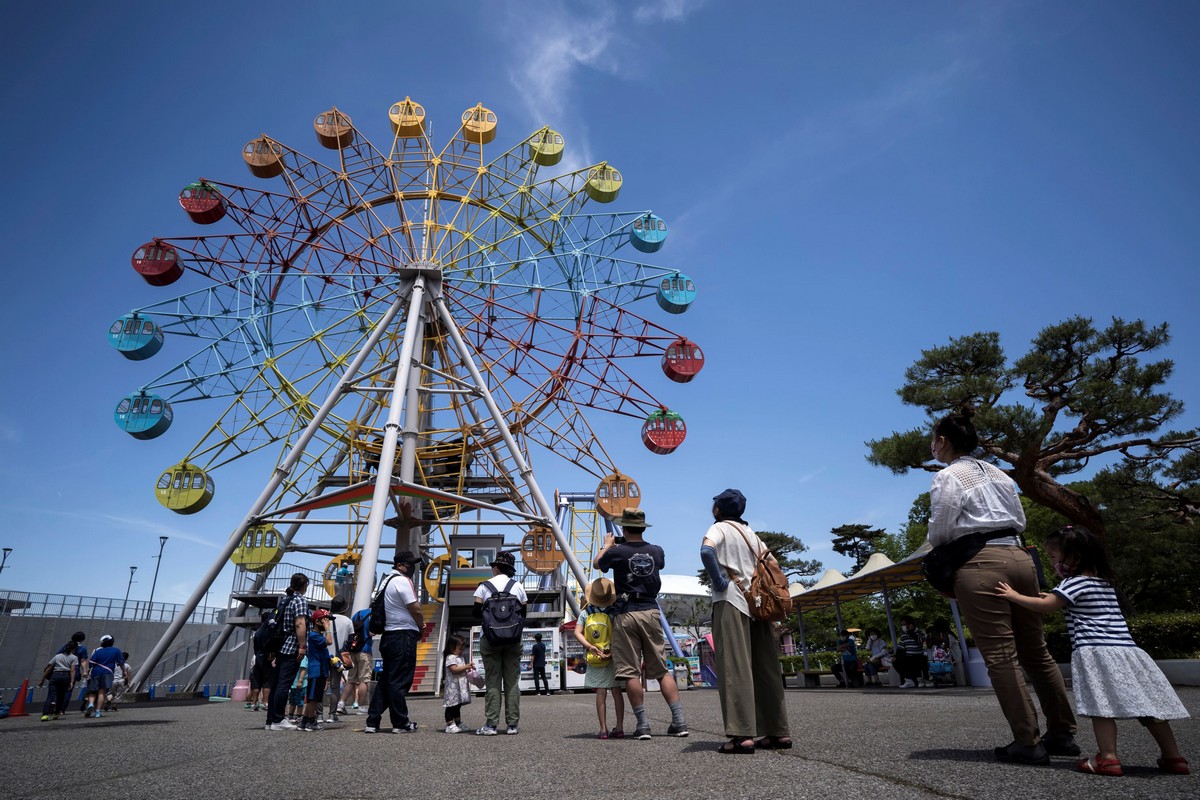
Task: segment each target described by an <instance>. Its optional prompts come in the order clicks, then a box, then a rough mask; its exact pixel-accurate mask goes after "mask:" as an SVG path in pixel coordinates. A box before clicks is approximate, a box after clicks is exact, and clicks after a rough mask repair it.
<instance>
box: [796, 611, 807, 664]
mask: <svg viewBox="0 0 1200 800" xmlns="http://www.w3.org/2000/svg"><path fill="white" fill-rule="evenodd" d="M796 627H797V628H799V629H800V655H801V656H802V658H803V661H804V671H805V672H808V640H807V639H805V638H804V612H803V611H797V612H796Z"/></svg>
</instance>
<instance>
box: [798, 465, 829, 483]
mask: <svg viewBox="0 0 1200 800" xmlns="http://www.w3.org/2000/svg"><path fill="white" fill-rule="evenodd" d="M824 471H825V468H824V467H818V468H817V469H814V470H812V471H810V472H806V473H804V474H803V475H801V476H800V477H799V478H797V479H796V483H799V484H804V483H808V482H809V481H811V480H812V479H814V478H816V477H818V476H819V475H820V474H821V473H822V472H824Z"/></svg>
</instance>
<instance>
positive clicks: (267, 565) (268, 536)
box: [230, 525, 283, 572]
mask: <svg viewBox="0 0 1200 800" xmlns="http://www.w3.org/2000/svg"><path fill="white" fill-rule="evenodd" d="M282 558H283V540H282V539H281V538H280V536H279V531H277V530H275V526H274V525H255V526H254V527H252V528H250V529H249V530H247V531H246V535H245V536H244V537H242V543H241V544H240V545H238V546H237V549H235V550H234V551H233V557H232V558H230V561H232V562H233V563H234V564H237V565H238V566H239V567H241V568H242V569H244V570H246V571H247V572H269V571H270V569H271V567H273V566H275V565H276V564H278V563H279V561H280V560H281V559H282Z"/></svg>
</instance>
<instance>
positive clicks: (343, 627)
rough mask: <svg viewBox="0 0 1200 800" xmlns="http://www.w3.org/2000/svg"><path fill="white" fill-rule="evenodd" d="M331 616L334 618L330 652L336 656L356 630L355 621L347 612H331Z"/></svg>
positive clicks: (330, 637)
mask: <svg viewBox="0 0 1200 800" xmlns="http://www.w3.org/2000/svg"><path fill="white" fill-rule="evenodd" d="M388 616H389V617H390V616H391V615H390V614H389V615H388ZM329 618H330V619H331V620H333V630H332V631H330V636H329V654H330V655H334V656H336V655H340V652H339V651H340V650H342V649H343V648H345V646H346V642H347V641H348V640H349V639H350V634H351V633H353V632H354V623H352V622H351V621H350V618H349V617H347V616H346V615H345V614H331V615H330V617H329Z"/></svg>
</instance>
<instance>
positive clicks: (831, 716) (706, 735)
mask: <svg viewBox="0 0 1200 800" xmlns="http://www.w3.org/2000/svg"><path fill="white" fill-rule="evenodd" d="M1179 691H1180V696H1181V697H1182V699H1183V702H1184V704H1185V705H1186V706H1187V708H1188V710H1189V711H1190V712H1191V713H1192V714H1193V719H1189V720H1184V721H1181V722H1178V723H1176V724H1175V725H1174V727H1175V732H1176V735H1177V737H1178V738H1179V740H1180V744H1181V746H1182V748H1183V751H1184V753H1185V755H1187V756H1188V757H1189V758H1190V760H1191V761H1192V764H1193V765H1194V767H1196V768H1197V772H1200V722H1198V721H1197V719H1196V717H1197V716H1200V689H1180V690H1179ZM682 699H683V705H684V710H685V713H686V714H687V717H688V724H689V726H690V728H691V736H690V737H689V738H686V739H677V738H670V737H667V736H666V735H665V733H666V728H667V723H668V721H669V720H670V714H669V712H668V709H667V707H666V704H665V703H663V702H662V698H661V697H660V696H658V695H656V694H652V695H647V704H646V705H647V710H648V711H649V714H650V718H651V721H652V724H653V728H654V733H655V736H654V738H653V739H651V740H650V741H636V740H633V739H624V740H615V739H610V740H608V741H600V740H598V739H597V738H596V733H597V724H596V717H595V699H594V697H593V696H592V695H589V694H558V695H553V696H549V697H539V696H532V695H526V696H524V697H522V699H521V711H522V714H521V724H520V734H519V735H516V736H506V735H500V736H492V737H483V736H475V735H471V734H445V733H441V732H439V731H438V730H437V728H438V727H439V725H440V723H441V720H442V707H441V701H440V700H437V699H434V698H416V699H413V700H412V701H411V708H412V717H413V719H414V720H416V721H417V723H418V724H419V725H420V730H418V731H417V732H415V733H406V734H396V735H394V734H391V733H379V734H375V735H367V734H365V733H363V732H362V727H363V720H364V717H362V716H358V717H354V716H347V717H343V718H342V719H343V722H342V723H341V724H338V725H333V726H329V727H328V728H327V729H326V730H325V731H321V732H317V733H300V732H293V731H286V732H275V731H265V730H263V720H264V716H265V715H264V714H263V713H261V712H259V713H254V712H247V711H245V710H244V709H243V707H242V704H240V703H237V704H234V703H231V702H222V703H217V702H207V703H199V704H190V705H189V704H176V703H167V702H161V701H160V702H158V703H146V704H141V705H136V706H128V707H123V708H122V709H121V710H120V711H118V712H116V713H111V714H107V715H105V716H104V717H102V718H100V719H84V718H83V716H82V715H80V714H78V713H75V714H71V715H69V716H67V717H64V718H63V719H60V720H58V721H54V722H40V721H39V715H38V714H35V713H32V712H33V711H35V710H36V709H30V711H31V715H30V716H28V717H19V718H9V719H5V720H0V797H3V798H9V797H11V798H21V800H26V799H27V798H28V799H29V800H33V799H34V798H49V797H55V798H62V797H90V798H111V799H113V800H115V799H116V798H121V799H122V800H125V799H127V798H129V799H132V800H138V799H139V798H147V800H151V799H153V800H171V799H172V798H180V799H181V800H185V799H186V800H210V799H211V800H218V798H219V799H220V800H231V799H236V798H279V799H281V800H282V799H285V798H301V797H303V798H305V799H306V800H316V799H318V798H326V797H328V798H337V800H359V799H360V798H361V799H363V800H365V799H366V798H389V799H390V798H439V800H444V799H447V798H453V799H455V800H457V799H458V798H463V800H475V799H476V798H555V800H564V799H566V798H570V799H571V800H576V799H580V798H582V799H583V800H587V798H608V797H612V798H620V800H642V798H709V797H712V798H743V797H745V798H837V799H838V800H845V799H846V798H872V799H874V798H887V800H906V799H907V798H981V799H989V798H997V799H998V798H1006V799H1007V798H1021V800H1033V799H1034V798H1054V800H1068V799H1069V798H1087V800H1103V799H1104V798H1121V800H1126V799H1127V798H1156V799H1158V798H1166V799H1169V798H1187V799H1188V800H1196V798H1197V797H1200V777H1197V775H1195V774H1193V775H1190V776H1186V777H1185V776H1176V775H1165V774H1163V773H1160V772H1159V771H1158V770H1157V768H1156V767H1155V763H1154V762H1155V758H1156V757H1157V755H1158V754H1157V749H1156V747H1155V745H1154V742H1153V740H1152V739H1151V738H1150V736H1149V734H1148V733H1146V732H1145V731H1144V730H1142V729H1141V726H1139V725H1138V724H1137V723H1136V722H1133V721H1129V722H1122V723H1121V724H1120V737H1121V738H1120V742H1119V749H1120V754H1121V757H1122V762H1123V763H1124V766H1125V771H1126V774H1125V776H1124V777H1122V778H1108V777H1101V776H1095V775H1084V774H1081V773H1079V772H1076V771H1075V768H1074V766H1075V765H1074V761H1075V760H1074V759H1069V758H1056V759H1054V763H1053V764H1052V765H1051V766H1049V767H1025V766H1010V765H1006V764H1000V763H998V762H996V761H995V759H994V757H993V755H992V748H993V747H994V746H995V745H1000V744H1006V743H1007V742H1008V740H1009V736H1008V728H1007V726H1006V725H1005V724H1004V721H1003V718H1002V717H1001V715H1000V711H999V708H998V706H997V704H996V700H995V698H994V696H993V695H992V693H991V692H990V691H989V690H980V689H968V688H961V689H908V690H900V689H807V690H806V689H789V690H788V691H787V704H788V709H789V712H790V718H791V724H792V735H793V736H794V738H795V740H796V746H795V748H794V749H792V750H789V751H775V752H758V753H755V754H754V755H739V756H725V755H721V754H718V753H717V752H716V748H717V746H718V745H719V744H720V743H721V742H722V741H723V740H724V736H723V731H722V726H721V710H720V704H719V702H718V698H717V694H716V692H715V691H713V690H711V689H708V690H706V689H698V690H692V691H687V692H684V694H683V698H682ZM610 703H611V700H610ZM609 713H610V717H609V720H610V726H611V724H612V716H611V714H612V710H611V705H610V709H609ZM463 719H464V722H466V723H467V724H469V725H471V726H478V725H480V724H482V721H483V702H482V698H476V699H475V701H474V702H473V703H471V704H470V705H468V706H466V707H465V708H464V709H463ZM385 721H386V720H385ZM1080 721H1081V728H1080V733H1079V743H1080V745H1081V746H1082V747H1083V748H1084V752H1085V754H1087V753H1089V752H1092V751H1094V748H1095V741H1094V739H1093V737H1092V733H1091V725H1090V723H1089V722H1088V721H1087V720H1086V719H1081V720H1080ZM625 727H626V729H627V730H630V731H631V730H632V729H633V716H632V714H630V715H629V716H628V718H627V719H626V722H625ZM385 730H387V729H385Z"/></svg>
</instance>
